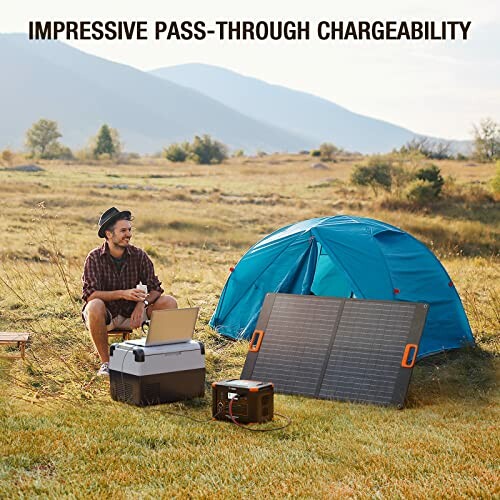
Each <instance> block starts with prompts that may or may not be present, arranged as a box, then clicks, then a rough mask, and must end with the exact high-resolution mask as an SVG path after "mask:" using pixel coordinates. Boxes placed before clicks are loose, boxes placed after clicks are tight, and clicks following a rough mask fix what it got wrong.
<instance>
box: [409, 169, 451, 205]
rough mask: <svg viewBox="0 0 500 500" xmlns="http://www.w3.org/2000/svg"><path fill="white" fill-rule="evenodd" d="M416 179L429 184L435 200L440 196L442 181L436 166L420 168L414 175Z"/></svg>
mask: <svg viewBox="0 0 500 500" xmlns="http://www.w3.org/2000/svg"><path fill="white" fill-rule="evenodd" d="M416 177H417V179H420V180H422V181H427V182H429V183H430V184H431V185H432V187H433V189H434V197H435V198H437V197H438V196H439V195H440V194H441V190H442V189H443V185H444V179H443V176H442V175H441V171H440V170H439V168H438V167H436V165H431V166H430V167H426V168H421V169H420V170H418V172H417V174H416Z"/></svg>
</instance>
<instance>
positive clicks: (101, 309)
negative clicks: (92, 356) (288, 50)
mask: <svg viewBox="0 0 500 500" xmlns="http://www.w3.org/2000/svg"><path fill="white" fill-rule="evenodd" d="M85 309H86V310H87V314H88V319H87V324H88V328H89V330H90V334H91V335H92V340H93V341H94V344H95V347H96V349H97V352H98V353H99V356H100V358H101V361H102V362H103V363H108V362H109V348H108V330H107V328H106V304H105V303H104V301H102V300H101V299H93V300H90V301H89V302H88V303H87V305H86V306H85Z"/></svg>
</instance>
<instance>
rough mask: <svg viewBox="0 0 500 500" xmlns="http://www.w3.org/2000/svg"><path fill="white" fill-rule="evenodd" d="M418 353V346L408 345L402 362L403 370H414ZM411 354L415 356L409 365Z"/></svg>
mask: <svg viewBox="0 0 500 500" xmlns="http://www.w3.org/2000/svg"><path fill="white" fill-rule="evenodd" d="M412 349H415V350H414V351H413V352H412ZM417 351H418V345H417V344H406V347H405V352H404V354H403V359H402V360H401V366H402V367H403V368H413V365H414V364H415V361H416V360H417ZM410 354H413V357H412V359H411V361H410V362H409V363H408V358H409V357H410Z"/></svg>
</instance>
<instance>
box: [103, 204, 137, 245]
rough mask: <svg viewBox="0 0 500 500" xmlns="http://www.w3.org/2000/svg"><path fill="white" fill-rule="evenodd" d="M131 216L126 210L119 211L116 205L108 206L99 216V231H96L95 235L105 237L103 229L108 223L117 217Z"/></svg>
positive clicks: (128, 217)
mask: <svg viewBox="0 0 500 500" xmlns="http://www.w3.org/2000/svg"><path fill="white" fill-rule="evenodd" d="M131 216H132V214H131V213H130V212H129V211H128V210H123V211H122V212H120V211H119V210H118V209H117V208H116V207H111V208H109V209H108V210H106V211H105V212H104V213H103V214H102V215H101V217H100V218H99V222H98V226H99V231H98V232H97V235H98V236H99V238H105V236H106V233H105V231H106V229H107V227H108V226H109V225H110V224H112V223H113V222H115V221H116V220H118V219H130V217H131Z"/></svg>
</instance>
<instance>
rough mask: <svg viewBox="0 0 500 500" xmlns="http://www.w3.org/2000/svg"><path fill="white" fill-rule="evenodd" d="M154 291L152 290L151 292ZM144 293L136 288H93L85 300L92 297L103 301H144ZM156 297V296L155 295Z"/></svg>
mask: <svg viewBox="0 0 500 500" xmlns="http://www.w3.org/2000/svg"><path fill="white" fill-rule="evenodd" d="M153 293H154V292H153ZM145 298H146V294H145V293H144V292H143V291H142V290H139V289H138V288H130V289H129V290H110V291H103V290H94V291H93V292H92V293H91V294H90V295H89V296H88V298H87V302H88V301H89V300H92V299H101V300H103V301H104V302H111V301H112V300H131V301H132V302H144V299H145ZM157 298H158V297H157Z"/></svg>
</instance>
